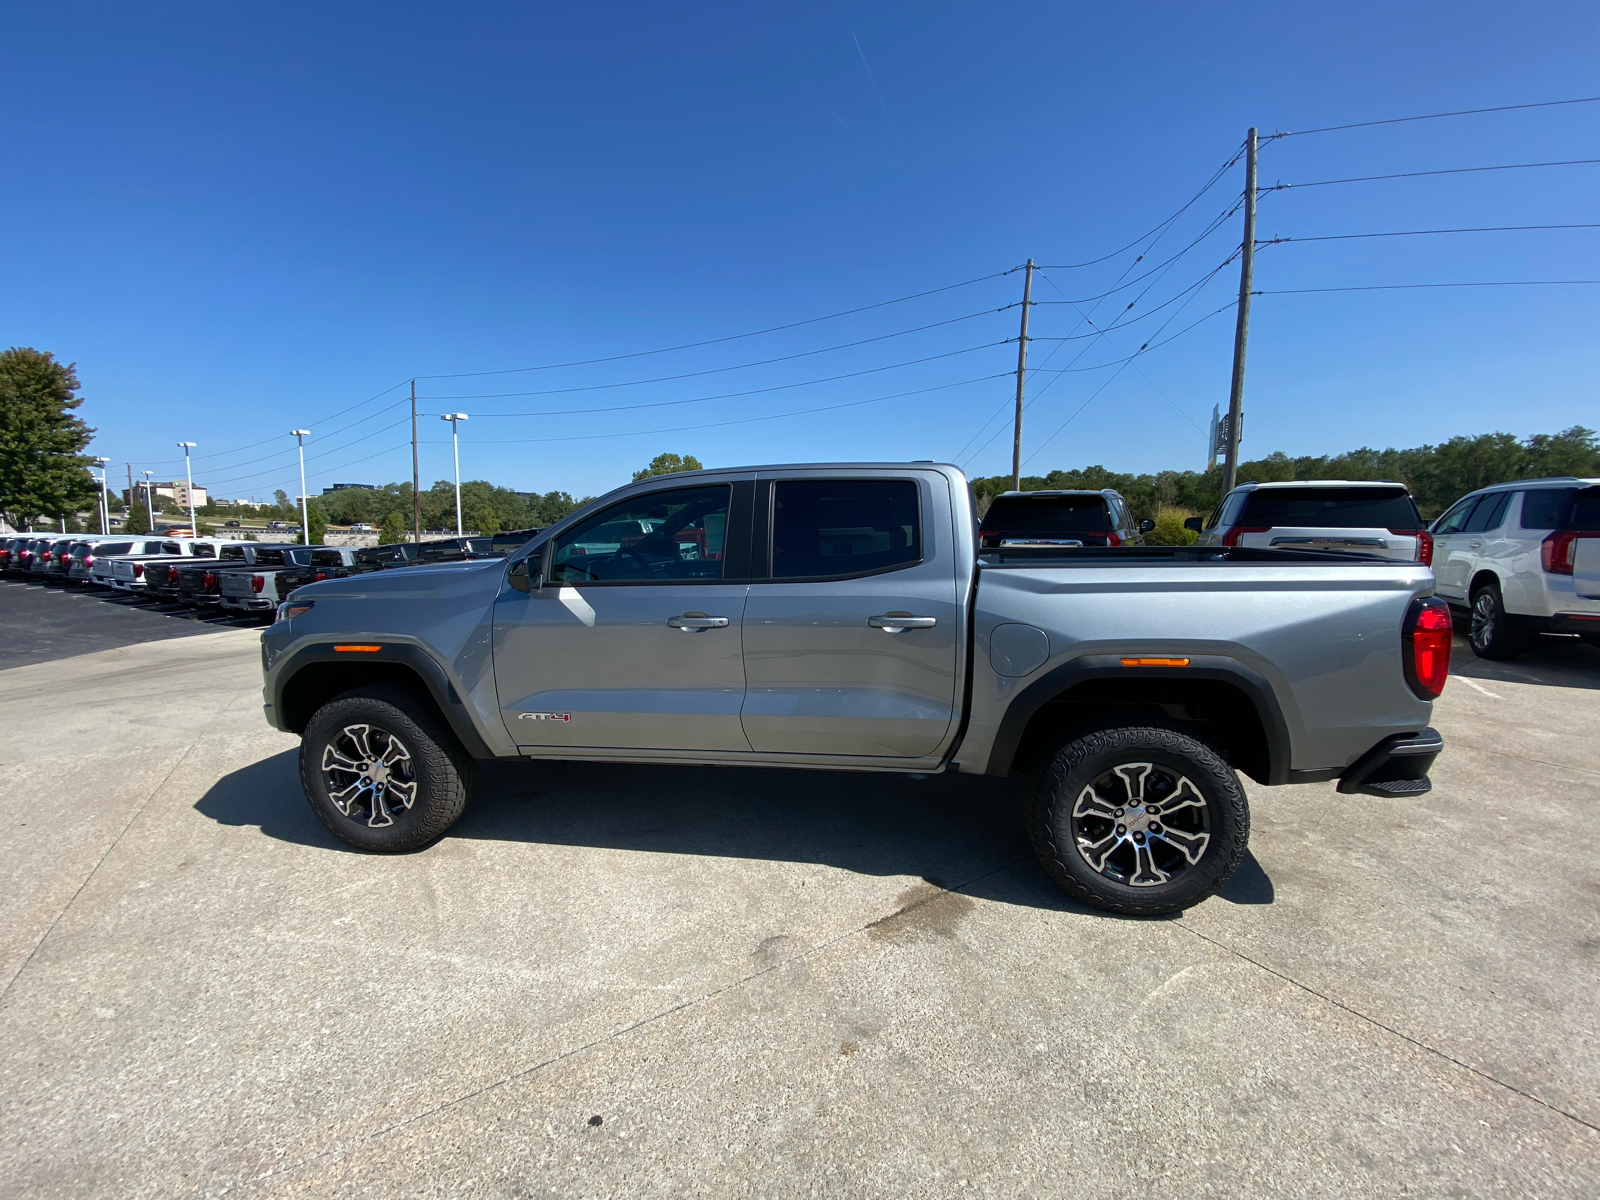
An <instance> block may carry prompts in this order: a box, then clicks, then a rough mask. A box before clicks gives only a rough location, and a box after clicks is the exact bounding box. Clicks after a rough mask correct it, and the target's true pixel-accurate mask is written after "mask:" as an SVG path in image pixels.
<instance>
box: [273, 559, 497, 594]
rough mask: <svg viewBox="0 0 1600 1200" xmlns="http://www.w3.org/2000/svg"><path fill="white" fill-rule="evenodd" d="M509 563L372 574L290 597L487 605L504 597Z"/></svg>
mask: <svg viewBox="0 0 1600 1200" xmlns="http://www.w3.org/2000/svg"><path fill="white" fill-rule="evenodd" d="M505 571H506V561H505V559H503V558H485V559H477V560H474V561H469V562H452V563H433V564H430V565H428V566H417V567H395V568H393V569H391V570H387V571H368V572H366V573H365V574H362V575H348V576H346V577H345V578H343V579H324V580H323V581H322V582H321V583H308V584H306V585H305V586H304V587H298V588H295V590H294V591H293V592H291V593H290V595H291V596H293V597H294V598H295V599H297V600H316V601H319V602H320V601H323V600H334V601H343V600H373V601H392V600H441V599H446V598H449V599H455V600H462V601H466V600H469V599H472V598H479V599H481V600H482V602H483V603H485V604H487V603H488V602H489V601H490V600H492V599H493V598H494V597H495V596H497V595H498V594H499V593H500V586H501V584H502V583H503V582H504V580H505Z"/></svg>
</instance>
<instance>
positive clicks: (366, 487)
mask: <svg viewBox="0 0 1600 1200" xmlns="http://www.w3.org/2000/svg"><path fill="white" fill-rule="evenodd" d="M351 488H359V489H360V490H361V491H363V492H375V491H377V490H378V489H377V486H376V485H375V484H371V483H336V484H334V485H333V486H332V487H325V488H323V489H322V494H323V495H324V496H328V495H331V494H332V493H334V492H345V491H349V490H350V489H351Z"/></svg>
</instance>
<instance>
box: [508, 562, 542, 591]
mask: <svg viewBox="0 0 1600 1200" xmlns="http://www.w3.org/2000/svg"><path fill="white" fill-rule="evenodd" d="M506 579H507V580H508V581H509V582H510V584H511V586H512V587H514V588H516V589H517V591H519V592H522V593H523V594H524V595H526V594H527V593H529V592H531V591H533V589H534V588H535V587H537V586H538V581H537V580H536V579H534V578H533V577H532V576H530V575H529V574H528V560H527V559H525V558H519V559H517V561H516V562H514V563H512V564H511V569H510V570H509V571H507V572H506Z"/></svg>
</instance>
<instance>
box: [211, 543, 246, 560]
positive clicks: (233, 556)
mask: <svg viewBox="0 0 1600 1200" xmlns="http://www.w3.org/2000/svg"><path fill="white" fill-rule="evenodd" d="M217 558H218V559H219V560H221V561H222V562H243V561H244V547H243V546H224V547H223V548H222V553H220V554H218V555H217Z"/></svg>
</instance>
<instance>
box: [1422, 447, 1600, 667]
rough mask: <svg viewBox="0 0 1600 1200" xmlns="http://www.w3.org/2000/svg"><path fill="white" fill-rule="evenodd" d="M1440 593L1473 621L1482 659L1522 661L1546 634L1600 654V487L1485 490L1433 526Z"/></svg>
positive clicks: (1559, 484)
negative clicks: (1575, 639)
mask: <svg viewBox="0 0 1600 1200" xmlns="http://www.w3.org/2000/svg"><path fill="white" fill-rule="evenodd" d="M1433 540H1434V557H1433V573H1434V576H1435V577H1436V578H1437V580H1438V585H1437V587H1438V593H1439V595H1441V596H1443V597H1444V598H1445V599H1446V600H1448V601H1449V602H1450V604H1451V606H1452V607H1453V608H1456V609H1461V610H1466V611H1468V612H1470V614H1471V621H1470V624H1469V626H1468V635H1467V640H1468V641H1469V642H1470V643H1471V645H1472V650H1473V653H1475V654H1477V655H1478V656H1479V657H1481V658H1514V657H1515V656H1516V655H1517V654H1519V653H1520V652H1521V651H1522V650H1524V649H1525V648H1526V647H1527V645H1528V640H1529V638H1531V637H1533V636H1535V635H1537V634H1541V633H1561V634H1578V635H1580V636H1582V637H1583V638H1584V639H1585V640H1586V641H1588V642H1589V643H1590V644H1591V645H1600V479H1575V478H1572V477H1571V476H1564V477H1561V478H1556V479H1525V480H1521V481H1519V482H1516V483H1501V484H1496V485H1495V486H1494V487H1488V488H1482V489H1480V490H1478V491H1476V492H1473V493H1472V494H1471V495H1469V496H1467V497H1465V498H1464V499H1462V500H1460V501H1459V502H1457V503H1456V504H1455V505H1454V506H1452V507H1451V508H1450V510H1449V511H1448V512H1446V513H1445V514H1444V516H1442V517H1440V518H1439V519H1438V520H1437V521H1435V522H1434V523H1433Z"/></svg>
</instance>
